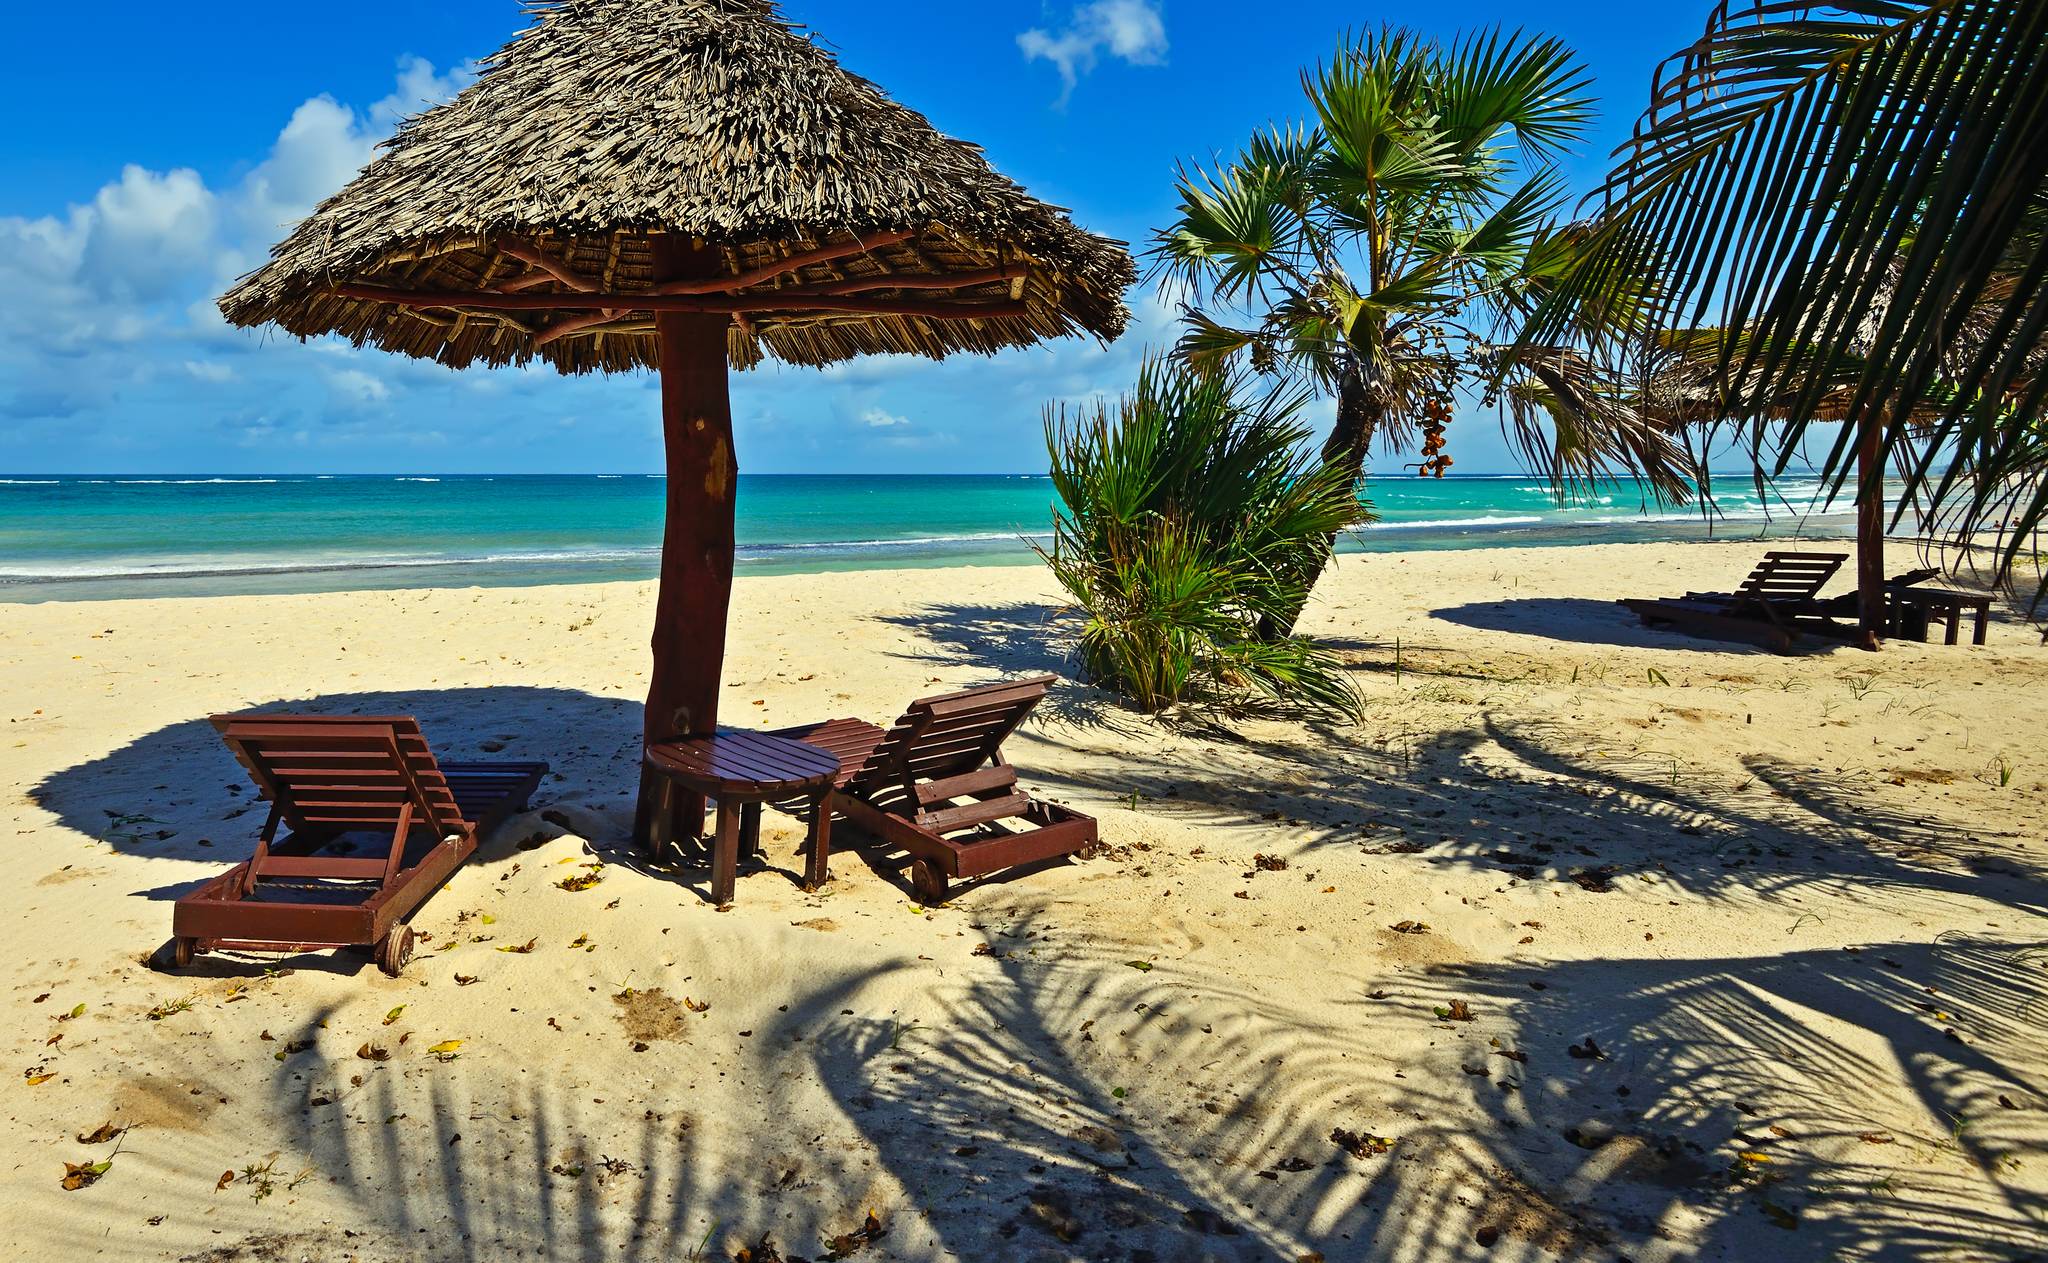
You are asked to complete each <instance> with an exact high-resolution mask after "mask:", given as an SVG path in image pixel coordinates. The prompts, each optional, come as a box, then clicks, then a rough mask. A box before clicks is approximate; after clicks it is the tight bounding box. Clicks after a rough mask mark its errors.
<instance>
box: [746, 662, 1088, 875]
mask: <svg viewBox="0 0 2048 1263" xmlns="http://www.w3.org/2000/svg"><path fill="white" fill-rule="evenodd" d="M1055 678H1056V677H1054V676H1050V675H1042V676H1033V677H1031V678H1028V679H1021V680H1009V681H1005V682H1003V683H1001V684H990V685H985V686H983V687H981V688H972V689H967V690H965V691H963V692H959V693H948V694H945V695H943V696H938V697H925V698H920V699H918V700H917V701H914V702H912V703H911V704H910V706H909V708H908V709H907V710H905V711H904V712H903V716H902V718H900V719H898V720H897V721H896V722H895V724H894V725H892V726H891V727H889V728H887V729H882V728H878V727H876V726H875V725H874V724H871V723H867V722H866V721H864V720H859V719H835V720H832V721H830V722H828V723H823V724H814V725H811V726H808V727H801V728H788V729H784V730H782V731H780V732H778V733H776V734H775V735H776V736H778V737H790V738H794V739H796V740H799V741H808V742H810V743H811V744H812V745H816V746H820V747H822V748H824V749H826V750H829V751H831V752H832V753H833V754H835V755H837V756H838V757H839V776H838V779H837V780H836V781H835V783H834V789H833V791H832V793H831V795H830V796H829V797H828V798H827V799H826V800H825V810H827V811H832V812H835V813H837V814H840V815H843V816H844V817H845V818H846V819H847V821H848V822H849V823H851V824H853V825H855V826H856V827H858V828H860V829H862V830H863V831H865V832H867V833H869V834H871V835H873V836H874V837H875V838H877V839H879V840H881V841H883V842H886V843H889V844H890V845H892V846H895V847H900V848H902V849H903V850H904V851H906V852H908V853H909V854H910V857H911V868H910V872H911V888H912V889H913V890H914V891H915V892H916V894H917V896H918V898H919V899H921V900H923V901H924V902H926V903H938V902H942V901H943V900H944V899H945V898H946V891H947V886H948V882H949V881H951V880H955V879H966V878H972V877H979V876H983V875H985V874H988V873H993V872H997V871H1000V870H1002V869H1006V868H1014V867H1016V866H1017V865H1020V864H1030V863H1034V862H1037V861H1039V860H1046V859H1052V858H1054V857H1056V856H1061V855H1071V854H1073V853H1074V852H1076V851H1080V850H1083V849H1085V848H1087V847H1089V846H1092V845H1093V844H1094V842H1095V840H1096V827H1095V820H1094V818H1093V817H1092V816H1085V815H1082V814H1081V813H1080V812H1078V811H1074V810H1072V809H1071V808H1068V807H1063V806H1061V805H1060V804H1058V803H1050V802H1045V801H1042V800H1039V799H1034V798H1033V797H1032V796H1031V795H1029V794H1027V793H1025V792H1024V791H1023V790H1022V789H1020V788H1018V785H1017V770H1016V769H1015V768H1013V767H1011V766H1010V764H1009V763H1008V762H1007V761H1006V760H1005V759H1004V758H1003V753H1002V745H1003V740H1004V739H1005V738H1006V737H1008V736H1009V735H1010V734H1011V733H1012V732H1014V731H1016V729H1017V725H1019V724H1021V723H1022V722H1024V718H1025V716H1027V715H1029V714H1030V713H1031V709H1032V708H1033V707H1034V706H1036V705H1038V702H1039V700H1040V699H1041V698H1043V697H1044V696H1045V693H1046V689H1047V688H1048V687H1050V686H1051V684H1052V682H1053V680H1054V679H1055ZM827 858H828V857H827V855H826V854H825V853H824V851H823V848H816V849H814V850H813V853H812V855H811V857H810V865H809V870H808V874H807V877H808V884H810V885H813V886H816V885H818V884H820V883H822V882H823V881H824V880H825V879H826V875H827V874H826V861H827Z"/></svg>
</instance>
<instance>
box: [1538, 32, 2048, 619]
mask: <svg viewBox="0 0 2048 1263" xmlns="http://www.w3.org/2000/svg"><path fill="white" fill-rule="evenodd" d="M1617 158H1618V161H1617V165H1616V166H1615V168H1614V170H1613V172H1612V174H1611V175H1610V176H1609V177H1608V179H1607V181H1606V183H1605V184H1604V186H1603V188H1602V189H1601V190H1600V192H1599V194H1598V195H1597V196H1598V200H1599V201H1600V203H1601V211H1600V214H1599V215H1598V217H1597V220H1596V221H1595V223H1594V224H1593V225H1592V226H1591V227H1590V228H1589V229H1588V230H1587V231H1586V232H1585V234H1584V237H1583V239H1582V241H1581V242H1580V247H1579V249H1578V250H1577V251H1576V253H1575V257H1574V260H1573V262H1572V265H1571V267H1570V268H1569V269H1567V272H1566V273H1565V274H1564V275H1563V276H1561V277H1560V278H1558V280H1557V281H1556V283H1555V284H1553V285H1552V286H1550V287H1549V288H1548V289H1547V290H1546V292H1545V293H1544V294H1543V295H1542V296H1541V298H1540V299H1539V300H1538V302H1537V310H1536V312H1535V314H1534V316H1533V317H1532V318H1531V320H1530V321H1529V322H1528V323H1527V325H1526V326H1525V328H1524V332H1523V344H1524V345H1526V346H1529V347H1536V346H1541V345H1543V344H1545V342H1546V341H1547V340H1550V339H1554V338H1556V337H1558V336H1561V335H1562V334H1563V333H1565V332H1566V331H1569V330H1574V329H1579V328H1582V327H1583V326H1584V317H1583V313H1582V312H1581V311H1580V310H1579V308H1580V305H1581V304H1584V303H1588V302H1591V303H1592V304H1594V305H1595V306H1596V307H1597V306H1603V305H1604V304H1605V303H1606V297H1605V295H1606V292H1607V291H1608V289H1609V288H1610V287H1611V286H1612V285H1613V283H1614V281H1615V280H1616V279H1617V278H1623V277H1632V276H1637V275H1641V274H1643V273H1644V272H1645V271H1646V270H1649V269H1650V268H1651V267H1652V265H1654V269H1655V270H1656V271H1658V272H1660V273H1661V274H1662V275H1664V276H1665V277H1666V284H1665V286H1664V288H1663V289H1662V290H1661V291H1660V292H1658V293H1656V294H1652V295H1646V296H1645V301H1643V302H1642V303H1640V304H1639V305H1637V306H1635V307H1634V308H1632V309H1630V310H1628V311H1627V312H1624V313H1622V314H1623V316H1624V317H1625V319H1624V322H1623V323H1626V324H1628V325H1629V326H1630V327H1629V328H1628V336H1627V338H1625V339H1624V340H1623V341H1624V343H1626V344H1628V345H1633V346H1635V347H1638V348H1642V347H1653V348H1659V349H1660V350H1661V349H1668V348H1669V347H1671V346H1672V345H1673V344H1674V341H1675V340H1682V341H1684V342H1686V343H1688V344H1689V350H1688V352H1687V354H1688V356H1689V357H1690V360H1691V367H1692V368H1693V370H1694V372H1695V376H1696V378H1697V380H1699V381H1702V382H1705V383H1706V384H1708V385H1709V386H1710V387H1711V399H1712V407H1711V409H1710V411H1711V412H1712V413H1713V414H1714V415H1716V416H1720V417H1725V418H1728V419H1731V420H1733V421H1735V422H1737V423H1738V424H1739V425H1740V426H1741V432H1742V433H1743V435H1744V436H1745V438H1746V439H1747V440H1748V443H1749V445H1750V447H1751V450H1752V451H1753V452H1754V453H1755V454H1756V458H1757V461H1758V470H1759V473H1760V474H1775V473H1778V472H1782V471H1783V469H1784V468H1785V467H1786V465H1787V464H1788V463H1789V462H1790V461H1791V460H1792V459H1793V456H1794V454H1795V453H1796V452H1799V451H1800V450H1801V449H1802V445H1803V443H1804V441H1805V440H1806V438H1807V437H1808V435H1809V432H1810V430H1811V427H1812V426H1813V425H1814V424H1816V423H1817V422H1823V421H1842V422H1845V423H1846V424H1844V426H1843V427H1842V430H1841V432H1840V434H1839V435H1838V436H1837V437H1836V438H1835V439H1834V441H1833V442H1832V443H1831V444H1830V445H1829V446H1828V450H1827V454H1826V456H1825V458H1824V459H1823V461H1822V470H1823V473H1824V475H1825V476H1827V477H1828V478H1830V479H1831V480H1832V485H1833V486H1834V487H1835V488H1836V489H1837V490H1839V489H1840V488H1841V486H1842V485H1843V484H1844V483H1845V482H1847V481H1848V480H1850V479H1851V478H1854V479H1855V481H1856V484H1857V500H1858V502H1859V508H1860V509H1861V511H1862V512H1863V514H1864V521H1865V532H1864V536H1865V540H1866V547H1865V548H1864V549H1863V551H1864V553H1865V557H1864V559H1863V560H1864V564H1863V566H1862V569H1861V577H1862V581H1863V583H1864V585H1865V592H1866V597H1867V599H1866V601H1865V621H1866V627H1867V628H1869V629H1871V630H1872V631H1873V632H1874V631H1875V623H1874V620H1875V619H1876V618H1877V617H1878V615H1879V611H1880V609H1881V604H1880V602H1879V601H1878V600H1877V594H1878V593H1879V592H1880V591H1881V588H1880V587H1879V581H1881V579H1882V570H1881V568H1879V567H1880V565H1881V561H1880V559H1879V558H1878V557H1877V556H1876V553H1877V549H1875V548H1874V547H1870V546H1869V544H1870V542H1871V541H1872V540H1873V538H1875V537H1879V536H1881V533H1882V525H1883V521H1882V517H1881V512H1882V501H1881V495H1882V486H1883V475H1884V471H1885V468H1886V466H1887V464H1890V465H1892V466H1894V467H1896V468H1897V469H1898V470H1899V471H1900V472H1901V473H1902V474H1903V475H1904V477H1905V479H1906V483H1907V488H1906V494H1905V496H1904V497H1902V499H1901V501H1900V504H1901V509H1902V510H1903V508H1904V507H1905V506H1907V505H1914V506H1917V507H1918V508H1919V509H1920V511H1921V512H1922V513H1923V514H1925V515H1926V516H1927V517H1928V519H1930V520H1939V521H1940V522H1941V523H1942V524H1943V529H1944V530H1945V531H1946V532H1947V533H1948V534H1949V535H1950V536H1951V537H1952V538H1953V539H1954V540H1956V541H1958V542H1961V543H1963V544H1965V545H1967V544H1969V543H1970V542H1971V541H1973V540H1975V539H1977V538H1979V536H1980V535H1981V534H1982V533H1983V532H1985V531H1988V530H1994V529H1997V530H2002V532H2003V541H2004V545H2003V548H2002V549H2001V556H2000V560H1999V563H1998V569H1999V570H2000V571H2001V572H2002V573H2010V567H2011V565H2012V563H2013V561H2014V560H2015V559H2016V558H2018V557H2021V556H2024V555H2026V553H2027V552H2028V550H2030V548H2031V544H2030V541H2031V540H2032V539H2033V538H2034V536H2035V532H2036V531H2037V530H2038V528H2039V527H2040V526H2041V525H2042V522H2043V516H2044V513H2048V468H2044V466H2043V464H2042V462H2043V459H2044V453H2043V449H2042V444H2041V441H2040V437H2039V436H2040V425H2041V420H2040V418H2041V410H2042V406H2043V404H2044V402H2048V373H2044V372H2043V371H2042V368H2043V366H2044V364H2048V287H2044V285H2043V281H2044V279H2048V250H2044V248H2043V243H2044V237H2048V3H2044V2H2043V0H1940V2H1938V3H1902V2H1900V0H1836V2H1835V3H1832V4H1829V5H1826V6H1820V5H1814V4H1808V3H1791V2H1788V0H1746V2H1744V3H1740V4H1736V3H1729V2H1727V0H1724V2H1723V3H1722V4H1721V5H1720V6H1719V7H1717V8H1716V9H1715V10H1714V11H1713V13H1712V15H1711V16H1710V18H1709V20H1708V23H1707V27H1706V31H1705V33H1704V34H1703V35H1702V36H1701V38H1700V39H1699V40H1698V41H1697V42H1695V43H1694V44H1693V45H1692V46H1691V47H1690V48H1688V49H1685V50H1684V51H1682V52H1680V53H1679V54H1677V55H1676V56H1674V57H1673V58H1671V59H1670V60H1669V61H1667V62H1666V63H1665V65H1664V66H1663V67H1662V68H1661V69H1660V71H1659V73H1658V76H1657V79H1656V82H1655V84H1654V86H1653V89H1652V97H1651V102H1650V106H1649V109H1648V110H1647V111H1646V112H1645V113H1644V114H1643V116H1642V118H1641V120H1640V121H1639V122H1638V123H1637V125H1636V128H1635V132H1634V135H1633V137H1632V139H1631V140H1630V141H1629V143H1627V144H1625V145H1624V146H1622V147H1621V149H1619V150H1617ZM1963 552H1964V554H1965V555H1967V552H1968V549H1967V547H1966V548H1965V549H1964V550H1963ZM2036 600H2037V601H2038V600H2039V593H2037V594H2036Z"/></svg>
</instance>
